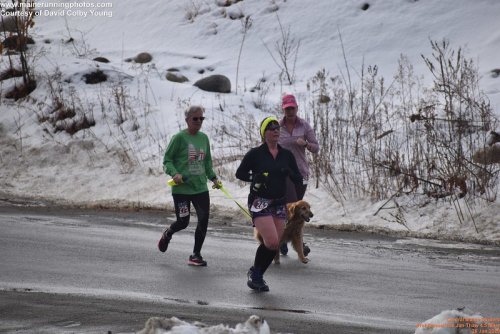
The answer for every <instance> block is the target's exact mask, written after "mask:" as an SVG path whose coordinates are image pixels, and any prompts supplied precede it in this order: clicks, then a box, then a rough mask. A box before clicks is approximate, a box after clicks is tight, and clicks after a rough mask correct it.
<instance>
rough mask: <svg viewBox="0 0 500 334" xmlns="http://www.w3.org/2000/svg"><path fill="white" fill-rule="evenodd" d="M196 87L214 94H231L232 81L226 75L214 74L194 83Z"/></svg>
mask: <svg viewBox="0 0 500 334" xmlns="http://www.w3.org/2000/svg"><path fill="white" fill-rule="evenodd" d="M194 86H196V87H198V88H199V89H201V90H204V91H207V92H214V93H230V92H231V81H230V80H229V79H228V78H227V77H226V76H224V75H221V74H214V75H210V76H208V77H206V78H203V79H200V80H198V81H196V82H195V83H194Z"/></svg>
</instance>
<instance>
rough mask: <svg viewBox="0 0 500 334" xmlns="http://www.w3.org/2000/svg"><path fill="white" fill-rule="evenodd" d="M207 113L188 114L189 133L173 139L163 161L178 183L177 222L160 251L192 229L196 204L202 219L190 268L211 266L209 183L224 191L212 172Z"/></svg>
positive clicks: (194, 109) (193, 110)
mask: <svg viewBox="0 0 500 334" xmlns="http://www.w3.org/2000/svg"><path fill="white" fill-rule="evenodd" d="M204 112H205V109H204V108H203V107H201V106H191V107H189V108H188V109H187V110H186V112H185V118H186V123H187V129H184V130H182V131H180V132H178V133H176V134H175V135H174V136H173V137H172V139H171V140H170V143H169V144H168V147H167V150H166V152H165V156H164V158H163V170H164V171H165V173H167V174H168V175H171V176H172V179H173V181H174V182H175V185H174V186H173V187H172V197H173V199H174V206H175V215H176V217H177V220H176V221H175V222H174V223H173V224H172V225H170V227H167V228H166V229H165V231H164V232H163V233H162V236H161V239H160V241H158V249H159V250H160V251H161V252H165V251H166V250H167V248H168V244H169V243H170V240H171V239H172V235H173V234H174V233H176V232H178V231H180V230H183V229H185V228H186V227H187V226H188V225H189V217H190V213H191V203H192V204H193V206H194V209H195V210H196V215H197V216H198V225H197V226H196V231H195V234H194V247H193V254H192V255H191V256H189V260H188V264H189V265H192V266H206V265H207V261H205V260H204V259H203V257H202V256H201V247H202V246H203V242H204V241H205V236H206V234H207V227H208V218H209V215H210V196H209V194H208V187H207V180H208V179H209V180H211V181H212V182H213V183H214V186H215V187H217V188H218V187H220V182H219V180H218V179H217V176H216V175H215V172H214V171H213V168H212V155H211V153H210V141H209V140H208V137H207V135H206V134H204V133H203V132H201V131H200V129H201V125H202V124H203V120H204V119H205V117H203V113H204Z"/></svg>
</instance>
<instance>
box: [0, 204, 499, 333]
mask: <svg viewBox="0 0 500 334" xmlns="http://www.w3.org/2000/svg"><path fill="white" fill-rule="evenodd" d="M172 219H173V217H166V216H165V213H159V212H112V211H81V210H63V209H57V208H46V207H22V206H9V205H0V255H1V256H0V268H1V269H0V320H1V321H0V332H6V333H14V332H15V333H32V332H35V331H36V332H39V333H67V332H68V331H71V332H82V333H83V332H85V333H89V332H96V333H99V332H100V333H103V332H106V331H112V332H113V333H117V332H134V331H137V330H139V329H141V328H142V327H143V324H144V322H145V321H146V320H147V319H148V318H149V317H150V316H168V317H170V316H177V317H179V318H181V319H184V320H187V321H194V320H201V321H204V322H207V323H210V324H218V323H221V322H223V323H228V324H231V325H234V324H235V323H238V322H242V321H244V320H245V319H246V318H248V316H249V315H251V314H258V315H261V316H263V317H264V318H266V319H267V320H268V322H269V324H270V327H271V329H272V330H273V331H276V332H292V333H413V332H414V330H415V325H416V324H417V323H420V322H422V321H424V320H426V319H429V318H431V317H433V316H434V315H436V314H438V313H440V312H441V311H442V310H446V309H452V308H455V307H462V306H466V307H467V308H469V309H471V310H473V311H476V312H481V313H482V314H483V315H484V316H488V317H498V316H499V315H500V304H499V303H498V301H499V300H500V280H498V277H500V275H499V273H500V261H499V259H500V249H499V248H495V247H485V246H476V245H460V244H449V243H446V244H445V243H439V242H435V241H426V240H413V239H392V238H382V237H374V236H369V235H361V234H352V233H338V232H336V233H335V232H331V231H324V230H322V231H319V230H309V229H308V230H307V240H308V242H309V243H310V244H311V247H312V253H311V254H310V256H309V258H310V259H311V262H310V263H309V264H307V265H304V264H302V263H300V262H299V261H298V260H297V258H296V256H295V254H294V253H293V251H291V254H290V255H289V256H288V257H284V258H282V264H281V265H272V267H271V268H270V269H269V271H268V273H267V274H266V280H267V282H268V284H269V285H270V288H271V291H270V292H269V293H260V294H259V293H254V292H253V291H251V290H249V289H248V288H247V287H246V284H245V279H246V278H245V276H246V274H245V273H246V271H247V269H248V267H249V266H250V265H251V264H252V261H253V255H254V251H255V249H256V243H255V241H254V240H253V238H252V234H251V229H250V228H249V227H248V226H244V225H243V224H240V223H237V222H229V224H224V223H223V221H222V219H217V218H215V219H214V220H213V224H212V225H211V228H210V230H209V233H208V237H207V240H206V242H205V245H204V249H203V256H204V257H205V258H206V259H207V260H208V262H209V265H208V267H206V268H193V267H189V266H187V265H186V262H187V257H188V255H189V254H190V251H191V249H192V245H193V232H194V230H193V227H190V228H188V229H187V230H185V231H183V232H180V233H178V234H176V235H175V236H174V238H173V240H172V242H171V245H170V248H169V250H168V251H167V253H165V254H162V253H160V252H158V251H157V249H156V242H157V239H158V237H159V234H160V231H161V229H162V226H163V225H165V223H166V221H167V220H172ZM226 223H227V219H226ZM193 225H194V224H193Z"/></svg>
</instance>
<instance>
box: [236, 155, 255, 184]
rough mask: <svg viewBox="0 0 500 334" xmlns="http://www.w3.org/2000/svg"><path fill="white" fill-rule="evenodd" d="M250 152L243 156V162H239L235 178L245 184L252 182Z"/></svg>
mask: <svg viewBox="0 0 500 334" xmlns="http://www.w3.org/2000/svg"><path fill="white" fill-rule="evenodd" d="M252 152H253V150H250V151H249V152H248V153H247V154H245V156H244V157H243V160H241V163H240V166H239V167H238V169H237V170H236V178H237V179H240V180H242V181H245V182H251V181H252V173H251V170H252V161H253V159H252V155H253V154H252Z"/></svg>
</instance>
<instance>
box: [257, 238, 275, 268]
mask: <svg viewBox="0 0 500 334" xmlns="http://www.w3.org/2000/svg"><path fill="white" fill-rule="evenodd" d="M275 255H276V250H273V249H269V248H267V247H266V246H264V244H260V246H259V248H257V252H256V253H255V262H254V267H255V268H258V269H259V270H260V272H261V273H262V274H264V273H265V272H266V270H267V268H268V267H269V266H270V265H271V263H272V262H273V259H274V256H275Z"/></svg>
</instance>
